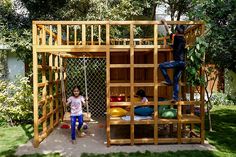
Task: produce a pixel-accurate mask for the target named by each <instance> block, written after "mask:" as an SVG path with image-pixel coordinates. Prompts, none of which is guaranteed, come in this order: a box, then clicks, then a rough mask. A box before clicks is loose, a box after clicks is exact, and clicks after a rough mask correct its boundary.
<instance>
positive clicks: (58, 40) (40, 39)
mask: <svg viewBox="0 0 236 157" xmlns="http://www.w3.org/2000/svg"><path fill="white" fill-rule="evenodd" d="M167 24H169V25H176V24H183V25H187V26H188V29H187V30H186V32H185V38H186V41H187V45H191V44H192V43H193V42H194V41H195V39H196V37H198V36H200V35H201V34H203V30H204V28H203V27H204V25H203V22H192V21H188V22H184V21H169V22H167ZM154 25H163V24H162V23H161V22H160V21H34V22H33V26H34V27H33V32H34V33H35V36H34V39H33V40H34V41H35V42H34V43H35V45H38V46H69V45H70V46H72V45H74V46H76V45H82V46H86V45H91V46H96V45H98V46H102V45H107V44H106V32H107V31H106V29H109V30H110V34H109V41H110V42H109V44H110V45H130V35H128V36H127V35H126V36H125V35H124V36H123V37H117V35H116V34H115V33H113V32H112V30H115V29H116V28H117V27H122V28H123V29H124V30H127V32H130V30H131V29H130V27H131V26H133V27H134V29H132V30H134V32H135V31H136V27H137V28H138V26H142V27H153V29H154ZM108 27H109V28H108ZM153 29H152V30H153ZM119 36H122V35H119ZM153 36H154V35H152V36H151V37H150V36H149V37H145V36H141V35H140V36H138V37H134V39H133V42H134V43H133V45H154V37H153ZM159 36H160V35H159ZM162 36H163V35H162ZM168 38H169V37H166V36H164V37H159V38H158V45H161V46H166V45H167V40H168Z"/></svg>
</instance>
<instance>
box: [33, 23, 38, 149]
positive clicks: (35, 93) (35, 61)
mask: <svg viewBox="0 0 236 157" xmlns="http://www.w3.org/2000/svg"><path fill="white" fill-rule="evenodd" d="M32 32H33V37H32V38H33V83H34V84H33V96H34V100H33V102H34V147H38V146H39V130H38V129H39V126H38V87H37V83H38V68H37V66H38V54H37V51H36V49H35V45H36V41H37V26H36V24H33V26H32Z"/></svg>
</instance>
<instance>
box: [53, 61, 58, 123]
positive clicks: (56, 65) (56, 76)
mask: <svg viewBox="0 0 236 157" xmlns="http://www.w3.org/2000/svg"><path fill="white" fill-rule="evenodd" d="M54 66H55V67H56V68H57V69H59V66H58V56H55V58H54ZM54 75H55V77H54V78H55V81H57V83H56V89H55V92H56V95H58V94H59V90H58V88H59V86H58V84H59V82H58V81H59V77H58V71H55V74H54ZM55 103H56V108H58V107H59V102H58V99H56V100H55ZM56 122H59V112H58V111H57V113H56Z"/></svg>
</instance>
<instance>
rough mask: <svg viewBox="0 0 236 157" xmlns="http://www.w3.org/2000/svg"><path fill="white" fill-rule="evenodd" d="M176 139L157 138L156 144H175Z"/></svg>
mask: <svg viewBox="0 0 236 157" xmlns="http://www.w3.org/2000/svg"><path fill="white" fill-rule="evenodd" d="M177 142H178V139H177V138H158V143H177Z"/></svg>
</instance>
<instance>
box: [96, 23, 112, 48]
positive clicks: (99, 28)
mask: <svg viewBox="0 0 236 157" xmlns="http://www.w3.org/2000/svg"><path fill="white" fill-rule="evenodd" d="M109 39H110V37H109ZM98 45H101V25H98ZM109 45H110V43H109Z"/></svg>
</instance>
